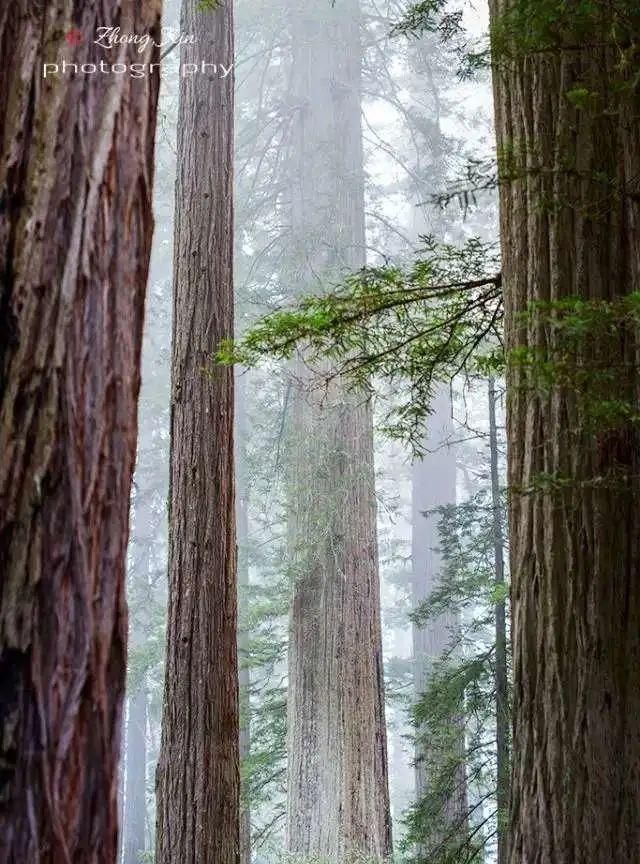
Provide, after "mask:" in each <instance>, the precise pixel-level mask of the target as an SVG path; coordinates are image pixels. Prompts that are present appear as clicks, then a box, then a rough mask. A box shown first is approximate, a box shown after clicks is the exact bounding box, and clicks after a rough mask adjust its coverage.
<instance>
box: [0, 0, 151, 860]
mask: <svg viewBox="0 0 640 864" xmlns="http://www.w3.org/2000/svg"><path fill="white" fill-rule="evenodd" d="M79 8H81V9H82V11H80V12H77V15H76V17H75V19H72V14H73V13H74V12H76V11H77V10H78V9H79ZM159 12H160V3H159V2H158V0H148V2H137V0H136V2H134V0H120V2H115V0H112V2H108V0H105V2H103V3H101V4H100V5H99V8H98V7H97V5H96V4H78V3H73V2H71V0H43V2H41V3H38V4H34V3H32V2H27V0H15V2H11V3H3V4H2V7H1V8H0V55H1V56H2V75H1V77H0V271H1V273H2V277H1V279H2V281H1V284H0V862H2V864H36V862H37V864H69V862H73V864H98V862H100V864H107V862H109V864H113V862H114V861H115V859H116V854H117V821H118V807H117V785H118V771H117V765H118V757H119V753H120V735H121V717H122V701H123V695H124V679H125V655H126V632H127V624H126V604H125V590H124V574H125V552H126V547H127V534H128V511H129V491H130V484H131V475H132V471H133V464H134V458H135V442H136V404H137V397H138V389H139V359H140V344H141V337H142V323H143V307H144V296H145V288H146V280H147V269H148V261H149V251H150V245H151V234H152V216H151V184H152V174H153V143H154V128H155V113H156V100H157V92H158V82H159V77H158V75H155V74H154V75H152V76H149V75H146V76H144V77H142V78H137V79H136V78H133V77H131V76H130V75H110V74H100V73H97V74H87V75H83V74H78V75H73V74H71V73H68V74H66V75H62V74H57V75H56V74H53V70H50V71H51V74H50V75H48V77H47V78H46V79H45V78H44V77H43V63H44V62H48V63H52V64H53V63H61V61H62V58H66V60H67V61H68V62H75V63H80V64H82V63H97V64H99V63H100V61H101V60H102V61H105V62H108V63H112V62H114V61H119V62H124V63H133V62H144V63H147V64H149V63H151V62H154V61H155V60H157V51H156V50H155V49H153V48H151V47H149V48H148V49H147V50H146V51H145V52H144V53H143V54H141V55H140V54H138V53H137V49H136V48H135V47H133V46H129V47H127V46H122V47H120V48H119V49H118V56H117V57H116V56H115V55H112V54H110V53H109V52H108V51H107V50H105V49H102V48H100V47H98V46H97V45H95V44H94V41H93V40H94V34H95V31H96V28H97V27H98V26H109V25H112V26H120V27H121V29H122V30H123V31H126V32H140V33H145V32H149V33H150V34H151V35H152V36H153V37H154V38H155V39H157V38H158V28H159ZM72 28H75V29H77V30H78V31H79V33H80V34H81V38H82V41H81V42H80V44H78V45H77V46H75V47H72V46H71V45H70V44H69V42H68V41H67V40H65V33H67V32H68V31H69V30H70V29H72Z"/></svg>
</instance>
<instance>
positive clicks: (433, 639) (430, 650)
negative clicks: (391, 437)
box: [411, 387, 468, 828]
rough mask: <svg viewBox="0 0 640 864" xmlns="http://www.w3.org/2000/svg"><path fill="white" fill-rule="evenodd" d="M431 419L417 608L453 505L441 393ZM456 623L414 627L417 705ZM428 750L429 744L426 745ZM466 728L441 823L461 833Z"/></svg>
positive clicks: (418, 481)
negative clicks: (443, 513)
mask: <svg viewBox="0 0 640 864" xmlns="http://www.w3.org/2000/svg"><path fill="white" fill-rule="evenodd" d="M432 409H433V413H432V414H431V415H430V417H429V429H430V431H429V434H428V435H427V436H426V439H425V442H424V444H425V451H426V452H425V454H424V455H423V456H422V458H420V459H416V460H415V461H414V463H413V466H412V504H411V507H412V534H411V558H412V565H413V580H412V595H413V598H412V599H413V604H414V607H418V606H420V605H421V604H422V603H424V601H425V600H426V599H427V598H428V597H429V596H430V594H431V593H432V592H433V591H434V590H435V589H436V588H437V586H438V583H439V580H440V575H441V569H442V559H441V555H440V553H439V551H438V547H439V545H440V538H439V535H438V518H439V517H438V514H437V513H433V512H429V511H433V509H434V508H435V507H438V506H442V505H446V504H455V502H456V456H455V449H454V447H453V446H452V444H451V442H450V441H449V439H450V437H451V431H452V430H451V398H450V395H449V390H448V389H446V388H444V387H442V388H440V389H439V390H438V392H437V394H436V396H435V398H434V401H433V406H432ZM458 625H459V622H458V620H457V617H456V615H455V614H445V615H440V616H439V617H438V618H437V619H436V620H434V621H429V622H428V623H427V624H426V625H425V626H418V625H415V624H414V625H413V628H412V633H413V657H414V692H415V697H416V699H420V697H421V696H422V695H423V694H424V692H425V690H426V689H427V687H428V683H429V669H430V666H431V665H432V664H433V663H434V662H435V661H437V660H439V659H440V658H441V657H442V655H443V654H444V653H445V651H446V650H447V649H448V648H449V646H450V644H451V640H452V638H454V636H455V630H456V628H457V627H458ZM427 747H428V744H427ZM463 754H464V728H463V726H462V724H461V728H460V757H461V763H462V764H461V767H460V770H459V772H458V773H457V775H456V777H455V778H454V779H453V781H452V793H451V796H450V798H449V800H448V801H447V802H446V806H445V808H444V811H443V816H444V821H445V822H446V823H449V824H451V825H452V826H459V827H460V828H463V827H464V825H465V822H466V817H467V810H468V802H467V783H466V777H465V773H466V772H465V766H464V759H463ZM428 764H429V758H428V753H425V749H424V742H422V743H420V742H419V743H418V745H417V747H416V767H415V779H416V795H417V797H418V798H420V797H422V796H423V795H424V794H425V792H426V791H427V790H428V788H429V782H430V778H429V775H428Z"/></svg>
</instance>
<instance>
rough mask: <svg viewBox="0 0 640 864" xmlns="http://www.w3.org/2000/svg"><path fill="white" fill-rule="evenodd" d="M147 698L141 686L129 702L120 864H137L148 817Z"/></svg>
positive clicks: (142, 849)
mask: <svg viewBox="0 0 640 864" xmlns="http://www.w3.org/2000/svg"><path fill="white" fill-rule="evenodd" d="M146 791H147V694H146V692H145V689H144V684H142V685H141V686H140V687H139V688H138V691H137V692H136V693H134V694H133V695H132V696H131V698H130V699H129V716H128V718H127V749H126V780H125V812H124V840H123V845H122V864H140V856H141V854H142V853H143V852H144V851H145V845H146V844H145V828H146V816H147V796H146Z"/></svg>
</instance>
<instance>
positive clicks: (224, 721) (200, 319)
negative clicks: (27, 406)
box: [156, 0, 239, 864]
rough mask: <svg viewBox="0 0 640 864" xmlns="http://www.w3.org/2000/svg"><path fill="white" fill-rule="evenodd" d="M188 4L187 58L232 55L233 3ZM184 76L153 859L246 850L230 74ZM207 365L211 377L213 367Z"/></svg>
mask: <svg viewBox="0 0 640 864" xmlns="http://www.w3.org/2000/svg"><path fill="white" fill-rule="evenodd" d="M198 7H199V4H198V3H197V0H184V3H183V7H182V32H183V33H185V34H193V35H195V36H196V37H197V40H198V41H197V44H196V45H189V46H184V47H183V48H182V57H181V62H182V64H183V65H184V64H186V63H194V64H198V66H200V64H201V63H203V62H207V63H214V62H215V63H224V65H225V66H226V67H230V66H231V64H232V58H233V20H232V5H231V2H225V3H224V4H222V5H220V6H219V7H218V8H216V9H215V10H200V9H199V8H198ZM232 77H233V76H232V75H228V76H227V77H226V78H225V79H219V78H217V77H215V74H213V76H212V74H211V71H209V72H201V73H200V72H199V73H198V74H194V75H193V76H189V77H186V78H182V80H181V83H180V108H179V118H178V179H177V184H176V225H175V253H174V316H173V364H172V383H171V469H170V470H171V474H170V476H171V488H170V495H169V498H170V505H169V506H170V512H169V611H168V628H167V663H166V677H165V692H164V709H163V723H162V744H161V753H160V760H159V764H158V774H157V806H158V823H157V835H156V837H157V839H156V861H157V862H158V864H212V862H215V864H237V862H238V858H239V767H238V734H239V733H238V664H237V646H236V635H237V634H236V617H237V611H236V610H237V593H236V592H237V586H236V546H235V544H236V538H235V519H234V506H235V505H234V484H233V371H232V370H231V369H228V368H225V367H221V366H218V365H212V361H211V357H212V354H213V352H215V350H216V349H217V347H218V345H219V342H220V340H221V339H224V338H231V337H232V336H233V280H232V248H233V212H232V180H233V178H232V164H233V163H232V158H233V153H232V147H233V81H232ZM205 370H208V371H205Z"/></svg>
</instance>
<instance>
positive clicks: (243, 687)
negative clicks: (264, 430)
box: [235, 373, 251, 864]
mask: <svg viewBox="0 0 640 864" xmlns="http://www.w3.org/2000/svg"><path fill="white" fill-rule="evenodd" d="M235 393H236V400H235V401H236V407H235V418H236V466H237V467H236V477H237V495H236V524H237V531H238V600H239V604H240V624H239V627H238V654H239V683H240V763H241V764H242V762H243V761H244V760H246V759H248V758H249V756H250V755H251V672H250V669H249V660H250V645H249V636H250V633H249V623H248V618H249V608H248V607H249V550H248V546H247V544H248V542H249V488H248V477H247V465H246V460H247V447H246V435H247V403H246V398H247V387H246V383H245V380H244V375H243V374H242V373H240V374H236V383H235ZM242 791H246V790H242ZM250 861H251V807H250V803H249V800H248V797H247V795H243V796H242V800H241V807H240V864H249V862H250Z"/></svg>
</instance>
